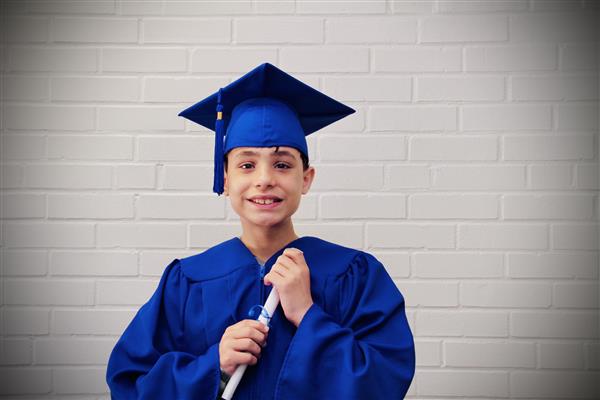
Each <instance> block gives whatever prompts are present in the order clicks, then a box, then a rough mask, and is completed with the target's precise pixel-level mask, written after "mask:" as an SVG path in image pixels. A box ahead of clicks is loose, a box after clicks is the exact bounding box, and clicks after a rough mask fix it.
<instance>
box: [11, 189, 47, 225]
mask: <svg viewBox="0 0 600 400" xmlns="http://www.w3.org/2000/svg"><path fill="white" fill-rule="evenodd" d="M0 199H1V203H2V218H4V219H13V218H44V217H45V216H46V197H45V196H44V195H43V194H32V193H31V194H25V193H11V194H8V193H7V194H3V195H2V196H0Z"/></svg>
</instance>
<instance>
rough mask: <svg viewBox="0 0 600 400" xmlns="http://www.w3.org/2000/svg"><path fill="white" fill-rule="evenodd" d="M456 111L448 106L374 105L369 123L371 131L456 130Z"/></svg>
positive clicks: (369, 116)
mask: <svg viewBox="0 0 600 400" xmlns="http://www.w3.org/2000/svg"><path fill="white" fill-rule="evenodd" d="M456 111H457V109H456V107H448V106H373V107H371V109H370V111H369V115H368V121H367V125H368V128H369V130H371V131H400V132H428V131H454V130H456V128H457V115H456Z"/></svg>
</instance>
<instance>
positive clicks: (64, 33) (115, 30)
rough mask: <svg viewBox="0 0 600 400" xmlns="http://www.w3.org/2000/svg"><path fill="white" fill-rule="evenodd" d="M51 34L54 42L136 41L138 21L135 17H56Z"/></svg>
mask: <svg viewBox="0 0 600 400" xmlns="http://www.w3.org/2000/svg"><path fill="white" fill-rule="evenodd" d="M51 35H52V39H53V41H54V42H76V43H94V42H101V43H136V42H137V40H138V22H137V20H136V19H133V18H115V17H110V18H80V17H66V18H64V17H55V18H53V20H52V30H51Z"/></svg>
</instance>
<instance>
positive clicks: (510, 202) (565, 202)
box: [502, 194, 594, 220]
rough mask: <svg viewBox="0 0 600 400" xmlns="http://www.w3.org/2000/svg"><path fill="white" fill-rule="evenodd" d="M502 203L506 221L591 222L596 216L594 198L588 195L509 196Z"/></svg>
mask: <svg viewBox="0 0 600 400" xmlns="http://www.w3.org/2000/svg"><path fill="white" fill-rule="evenodd" d="M502 201H503V209H504V210H503V216H504V219H544V220H547V219H554V220H557V219H558V220H561V219H569V220H589V219H591V218H592V217H593V215H594V197H593V196H592V195H586V194H568V195H531V194H526V195H516V194H509V195H505V196H504V198H503V200H502Z"/></svg>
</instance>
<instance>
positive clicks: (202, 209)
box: [136, 194, 225, 220]
mask: <svg viewBox="0 0 600 400" xmlns="http://www.w3.org/2000/svg"><path fill="white" fill-rule="evenodd" d="M136 206H137V217H138V218H141V219H186V220H187V219H198V218H202V219H215V218H223V217H225V200H224V199H223V198H220V197H215V196H213V195H181V194H177V195H153V194H152V195H150V194H149V195H144V194H142V195H140V196H139V198H138V199H137V202H136Z"/></svg>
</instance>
